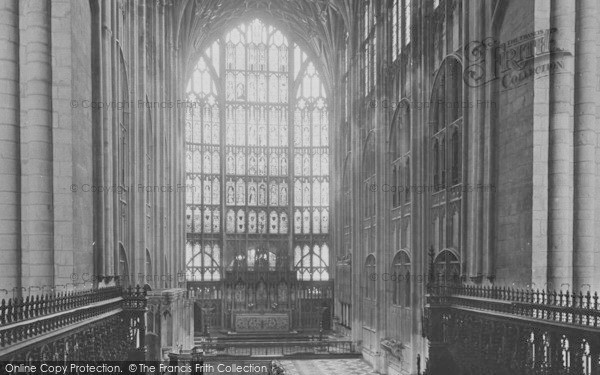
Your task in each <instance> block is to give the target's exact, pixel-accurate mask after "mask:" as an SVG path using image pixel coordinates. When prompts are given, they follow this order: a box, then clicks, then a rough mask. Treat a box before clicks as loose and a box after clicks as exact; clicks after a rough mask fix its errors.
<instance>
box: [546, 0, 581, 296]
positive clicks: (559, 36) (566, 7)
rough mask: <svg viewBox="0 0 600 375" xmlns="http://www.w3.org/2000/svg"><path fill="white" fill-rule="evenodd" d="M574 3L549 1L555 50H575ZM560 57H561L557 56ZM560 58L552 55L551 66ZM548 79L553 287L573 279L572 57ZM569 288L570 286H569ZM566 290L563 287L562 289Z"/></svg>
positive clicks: (550, 248)
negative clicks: (550, 3)
mask: <svg viewBox="0 0 600 375" xmlns="http://www.w3.org/2000/svg"><path fill="white" fill-rule="evenodd" d="M574 24H575V2H569V1H560V0H554V1H552V8H551V14H550V26H551V27H553V28H556V29H557V31H556V32H555V33H554V40H555V43H556V44H555V47H556V48H560V49H563V50H565V51H569V52H571V53H572V52H573V51H574V42H575V34H574V29H573V25H574ZM558 56H560V57H558ZM557 57H558V58H562V55H559V54H553V55H551V57H550V59H551V60H550V62H551V63H552V62H553V61H554V60H555V59H556V58H557ZM562 61H563V63H564V69H561V70H555V71H553V72H552V74H551V76H550V97H549V108H550V109H549V111H550V121H549V129H550V134H549V148H550V150H549V161H548V162H549V164H548V183H549V192H548V283H549V284H553V287H554V288H561V285H562V284H572V280H573V256H572V254H573V185H572V184H573V88H574V85H573V76H574V74H573V72H574V62H573V58H572V57H571V56H567V57H565V58H564V59H563V60H562ZM570 286H571V287H572V285H570ZM563 287H565V288H566V285H565V286H563Z"/></svg>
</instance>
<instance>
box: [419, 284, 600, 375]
mask: <svg viewBox="0 0 600 375" xmlns="http://www.w3.org/2000/svg"><path fill="white" fill-rule="evenodd" d="M428 292H429V293H428V298H427V302H428V304H427V307H426V310H425V312H426V313H425V317H424V334H425V336H427V338H428V339H429V343H430V348H429V361H428V368H427V372H426V373H427V374H430V375H436V374H444V375H452V374H507V375H508V374H569V375H598V374H600V304H599V297H598V294H597V293H594V294H591V293H590V292H589V291H588V292H586V293H585V294H584V293H570V292H568V291H567V292H563V291H559V292H556V291H551V292H548V291H539V290H531V289H523V290H521V289H518V290H517V289H512V288H504V287H494V286H488V287H484V286H467V285H457V284H454V285H451V284H432V285H429V287H428Z"/></svg>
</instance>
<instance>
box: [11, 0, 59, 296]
mask: <svg viewBox="0 0 600 375" xmlns="http://www.w3.org/2000/svg"><path fill="white" fill-rule="evenodd" d="M19 5H21V9H20V22H19V24H20V27H21V29H22V32H21V40H20V42H21V59H22V60H21V61H22V62H21V64H20V66H21V67H22V69H21V72H20V78H21V129H20V130H21V134H20V136H21V174H22V177H21V225H22V227H21V249H22V251H21V254H22V258H21V284H22V286H23V287H27V286H39V285H53V284H54V264H55V259H54V250H53V246H54V235H53V232H54V223H53V220H54V206H53V199H52V191H53V184H52V175H53V168H54V164H53V162H52V160H53V159H52V158H53V150H52V86H51V83H52V79H51V77H52V68H51V50H50V49H51V43H50V37H51V34H50V2H49V1H39V0H26V1H22V2H19ZM13 9H14V8H13Z"/></svg>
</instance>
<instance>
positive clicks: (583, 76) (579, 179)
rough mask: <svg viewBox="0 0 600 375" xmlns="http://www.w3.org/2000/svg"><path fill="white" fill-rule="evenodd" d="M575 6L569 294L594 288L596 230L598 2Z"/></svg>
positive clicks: (592, 0)
mask: <svg viewBox="0 0 600 375" xmlns="http://www.w3.org/2000/svg"><path fill="white" fill-rule="evenodd" d="M576 4H577V27H576V34H577V40H576V43H575V52H576V54H575V71H576V72H577V75H576V76H575V86H576V91H575V109H574V113H575V124H574V129H575V134H574V147H575V171H574V173H575V181H574V189H575V191H574V194H575V197H574V204H575V207H574V211H575V212H574V213H575V216H574V223H573V225H574V233H573V234H574V237H573V239H574V249H573V251H574V252H573V291H577V290H580V289H581V287H582V286H583V285H585V284H587V285H588V286H591V285H593V284H594V272H595V268H594V266H595V265H594V256H595V254H594V253H595V248H594V247H595V246H597V243H596V242H595V240H596V238H595V232H596V231H597V230H598V228H597V227H596V218H595V201H596V200H597V199H598V198H599V197H598V193H597V185H596V148H597V147H598V138H597V137H598V136H597V134H596V127H597V126H598V125H597V124H598V123H597V119H596V110H597V105H598V95H599V93H598V91H597V89H598V88H597V79H598V65H597V62H598V61H597V56H598V55H599V49H598V46H597V44H596V39H597V38H598V31H599V30H598V15H599V14H598V2H597V1H594V0H582V1H578V2H577V3H576ZM559 33H560V30H559Z"/></svg>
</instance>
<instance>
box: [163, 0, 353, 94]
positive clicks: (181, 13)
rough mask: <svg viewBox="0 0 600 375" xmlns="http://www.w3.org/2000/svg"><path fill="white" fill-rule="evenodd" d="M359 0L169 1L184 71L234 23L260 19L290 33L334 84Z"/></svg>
mask: <svg viewBox="0 0 600 375" xmlns="http://www.w3.org/2000/svg"><path fill="white" fill-rule="evenodd" d="M358 4H359V0H182V1H176V2H174V6H175V10H176V14H177V16H178V17H179V22H178V23H177V26H178V28H179V29H178V30H177V37H178V41H177V44H178V45H179V46H180V48H181V50H182V52H183V55H182V57H183V58H184V61H185V64H186V66H185V68H186V70H188V69H190V68H191V67H193V66H194V65H195V64H196V62H197V60H198V58H199V56H200V53H201V52H202V51H203V50H204V49H206V47H208V45H209V44H210V43H212V42H213V41H214V40H216V39H217V38H218V37H219V36H221V35H223V33H224V32H225V31H226V30H228V29H230V28H232V27H233V26H234V25H235V24H237V23H239V22H242V21H244V20H247V19H250V18H255V17H256V18H261V19H262V20H264V21H265V22H267V23H269V24H272V25H273V26H275V27H277V28H278V29H280V30H281V31H282V32H284V33H286V34H288V35H289V36H291V37H292V38H293V39H294V41H296V42H297V43H298V44H299V45H300V46H301V47H302V48H303V49H304V50H305V51H306V52H307V53H308V54H309V55H310V56H311V57H312V58H313V61H314V62H315V63H316V64H317V66H318V68H319V70H320V71H321V73H322V75H323V77H322V79H323V80H324V83H325V84H326V85H329V86H330V87H332V86H334V82H335V81H336V75H337V74H338V73H339V72H340V71H341V69H339V62H340V57H341V56H342V55H343V52H344V51H345V44H346V36H347V31H348V30H353V29H354V25H353V22H354V17H353V15H354V14H355V10H356V8H357V7H358Z"/></svg>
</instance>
